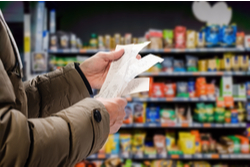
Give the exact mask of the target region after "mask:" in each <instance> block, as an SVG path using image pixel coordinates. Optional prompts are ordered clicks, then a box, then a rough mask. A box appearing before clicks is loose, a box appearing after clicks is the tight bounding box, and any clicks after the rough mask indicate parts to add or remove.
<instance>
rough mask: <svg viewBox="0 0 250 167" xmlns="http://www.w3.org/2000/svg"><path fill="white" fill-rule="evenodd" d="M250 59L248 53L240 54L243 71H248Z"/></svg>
mask: <svg viewBox="0 0 250 167" xmlns="http://www.w3.org/2000/svg"><path fill="white" fill-rule="evenodd" d="M248 61H249V57H248V55H243V56H239V62H240V69H241V70H242V71H248Z"/></svg>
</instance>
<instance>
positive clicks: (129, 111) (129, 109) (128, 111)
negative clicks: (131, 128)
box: [123, 103, 134, 124]
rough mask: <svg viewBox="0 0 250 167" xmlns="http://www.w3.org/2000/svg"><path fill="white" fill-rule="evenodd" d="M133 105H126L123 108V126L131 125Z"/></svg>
mask: <svg viewBox="0 0 250 167" xmlns="http://www.w3.org/2000/svg"><path fill="white" fill-rule="evenodd" d="M133 109H134V105H133V103H128V104H127V106H126V107H125V113H126V116H125V117H124V120H123V123H124V124H132V123H133Z"/></svg>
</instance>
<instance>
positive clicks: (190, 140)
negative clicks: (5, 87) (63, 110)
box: [0, 1, 250, 167]
mask: <svg viewBox="0 0 250 167" xmlns="http://www.w3.org/2000/svg"><path fill="white" fill-rule="evenodd" d="M249 6H250V2H238V1H235V2H231V1H229V2H225V3H224V2H223V3H222V2H216V1H213V2H206V3H200V2H182V1H179V2H168V1H165V2H164V1H160V2H148V1H147V2H142V1H141V2H132V1H130V2H95V1H93V2H91V1H89V2H72V1H70V2H67V1H66V2H60V1H55V2H54V1H45V2H43V1H42V2H34V1H32V2H29V1H25V2H22V1H18V2H14V1H13V2H8V1H1V2H0V9H1V10H2V13H3V15H4V18H5V20H6V22H7V24H8V25H9V27H10V29H11V31H12V33H13V36H14V38H15V40H16V42H17V45H18V48H19V51H20V55H21V58H22V61H23V66H24V69H23V70H24V78H23V80H24V81H25V80H30V79H32V78H34V77H36V76H38V75H41V74H44V73H47V72H50V71H53V70H56V69H60V68H62V67H63V66H65V65H67V64H69V63H72V62H80V63H81V62H83V61H84V60H86V59H87V58H89V57H90V56H92V55H94V54H95V53H97V52H98V51H112V50H114V49H115V47H116V45H118V44H122V45H124V44H131V43H134V44H137V43H142V42H145V41H151V43H150V45H149V46H147V47H146V48H144V49H143V50H142V51H141V52H140V54H141V55H142V57H144V56H146V55H147V54H149V53H152V54H155V55H157V56H160V57H162V58H164V61H163V63H162V64H157V65H155V66H154V67H152V68H150V69H149V70H148V71H146V72H144V73H143V74H141V75H140V76H139V77H146V76H147V77H150V90H149V92H143V93H138V94H134V95H129V96H127V100H128V101H129V103H128V106H127V107H126V117H125V120H124V125H123V126H122V128H121V130H120V131H119V132H118V133H116V134H114V135H110V136H109V138H108V140H107V142H106V144H105V145H104V147H103V148H102V149H101V150H100V151H99V152H98V153H96V154H94V155H92V156H90V157H88V159H87V160H88V161H89V162H81V163H79V164H77V165H76V166H77V167H83V166H87V165H88V166H101V165H104V166H126V167H131V166H133V167H137V166H138V167H142V166H148V167H154V166H156V167H163V166H164V167H200V166H203V167H232V166H233V167H247V166H249V164H250V142H249V137H250V128H249V127H250V124H249V121H250V102H249V99H250V80H249V75H250V61H249V56H248V54H249V52H250V24H249V20H250V10H249ZM0 38H1V37H0ZM94 92H97V91H94ZM170 129H171V130H170ZM200 161H203V162H200Z"/></svg>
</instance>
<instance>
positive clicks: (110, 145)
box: [105, 133, 120, 154]
mask: <svg viewBox="0 0 250 167" xmlns="http://www.w3.org/2000/svg"><path fill="white" fill-rule="evenodd" d="M119 148H120V145H119V133H115V134H109V137H108V140H107V142H106V144H105V152H106V154H119V152H120V149H119Z"/></svg>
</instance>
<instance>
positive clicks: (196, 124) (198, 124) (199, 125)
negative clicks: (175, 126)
mask: <svg viewBox="0 0 250 167" xmlns="http://www.w3.org/2000/svg"><path fill="white" fill-rule="evenodd" d="M193 127H202V124H200V123H193Z"/></svg>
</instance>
